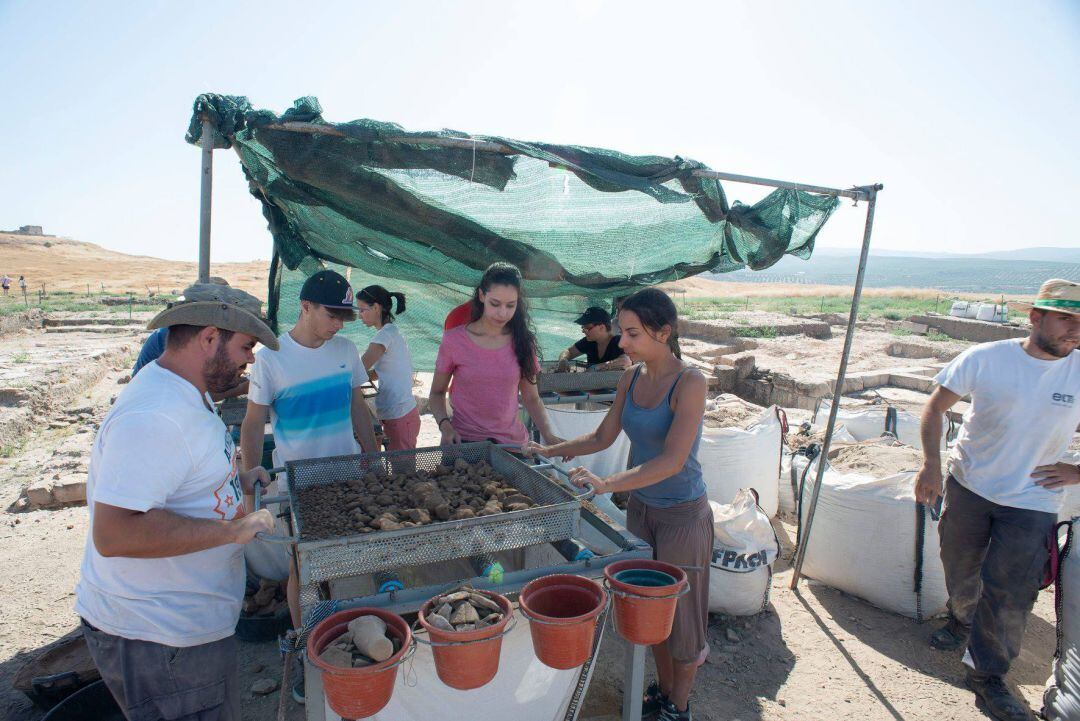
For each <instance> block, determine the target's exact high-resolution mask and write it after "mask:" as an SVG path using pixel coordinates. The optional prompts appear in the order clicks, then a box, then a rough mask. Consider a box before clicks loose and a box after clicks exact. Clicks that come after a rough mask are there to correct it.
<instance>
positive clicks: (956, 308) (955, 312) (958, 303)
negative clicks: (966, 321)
mask: <svg viewBox="0 0 1080 721" xmlns="http://www.w3.org/2000/svg"><path fill="white" fill-rule="evenodd" d="M967 309H968V302H967V301H966V300H954V301H953V304H952V306H951V307H950V308H949V315H951V316H953V317H954V318H964V317H966V316H967Z"/></svg>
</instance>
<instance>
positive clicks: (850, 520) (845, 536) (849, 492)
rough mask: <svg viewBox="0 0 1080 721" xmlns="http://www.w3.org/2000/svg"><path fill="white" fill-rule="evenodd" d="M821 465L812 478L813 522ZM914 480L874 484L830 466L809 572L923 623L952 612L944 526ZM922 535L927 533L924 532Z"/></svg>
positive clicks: (808, 490) (900, 477) (904, 476)
mask: <svg viewBox="0 0 1080 721" xmlns="http://www.w3.org/2000/svg"><path fill="white" fill-rule="evenodd" d="M816 479H817V461H814V466H813V467H812V468H811V469H810V472H809V473H807V474H806V485H805V488H804V490H803V505H802V519H801V522H802V523H805V522H806V515H807V513H808V511H809V508H810V499H811V498H812V495H813V491H814V482H815V480H816ZM914 483H915V474H914V473H911V472H905V473H897V474H895V475H892V476H888V477H885V478H873V477H871V476H868V475H864V474H859V473H838V472H836V471H834V470H833V469H832V468H829V467H828V466H827V467H826V470H825V477H824V483H823V486H822V489H821V494H820V496H819V497H818V505H817V511H816V512H815V515H814V525H813V528H812V530H811V535H810V539H809V543H808V545H807V546H806V556H805V558H804V560H803V568H802V572H803V573H804V574H805V575H807V576H809V577H810V578H813V579H815V580H817V581H820V582H821V583H824V584H825V585H827V586H831V587H833V588H836V589H838V590H841V591H845V592H847V593H850V594H852V595H853V596H858V597H859V598H862V599H865V600H866V601H869V602H870V603H872V604H874V605H875V606H878V607H880V608H884V609H887V610H889V611H894V612H896V613H899V614H903V615H904V616H908V617H910V618H914V619H916V620H920V621H921V620H924V619H927V618H930V617H932V616H935V615H937V614H939V613H941V612H943V611H944V610H945V603H946V601H947V600H948V593H947V591H946V590H945V571H944V569H943V568H942V565H941V556H940V552H939V546H938V530H937V525H938V524H937V521H934V520H933V519H932V518H930V513H929V511H927V510H926V509H925V508H922V507H920V506H918V505H917V504H916V503H915V494H914ZM920 531H921V532H920Z"/></svg>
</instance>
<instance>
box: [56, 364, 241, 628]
mask: <svg viewBox="0 0 1080 721" xmlns="http://www.w3.org/2000/svg"><path fill="white" fill-rule="evenodd" d="M206 402H210V399H209V397H206ZM210 407H211V408H212V407H213V406H212V405H211V406H210ZM86 497H87V499H88V501H89V502H88V506H89V511H90V525H91V529H92V528H93V522H94V504H95V503H106V504H108V505H111V506H117V507H120V508H127V509H130V510H133V511H144V512H145V511H149V510H151V509H155V508H161V509H165V510H166V511H171V512H172V513H175V514H177V515H181V516H187V517H189V518H208V519H215V520H224V521H229V520H232V519H234V518H236V517H237V516H240V515H243V509H242V502H243V495H242V492H241V490H240V480H239V477H238V475H237V466H236V447H235V444H234V443H233V440H232V436H231V435H230V434H229V431H228V430H227V429H226V428H225V425H224V424H223V423H222V422H221V419H220V418H219V417H218V416H217V414H216V413H214V412H213V411H211V410H210V409H209V408H208V407H207V405H206V403H204V400H203V396H201V395H200V394H199V391H198V389H196V388H195V386H193V385H191V383H189V382H188V381H186V380H184V379H183V378H181V377H180V376H178V375H176V374H175V373H173V372H171V371H168V370H165V369H164V368H162V367H161V366H159V365H158V364H157V361H154V362H152V363H149V364H148V365H146V366H144V367H143V369H142V370H141V371H140V372H139V374H138V375H137V376H135V377H134V378H133V379H132V380H131V383H129V384H128V385H127V386H126V387H125V388H124V390H123V391H122V392H121V393H120V396H119V397H118V398H117V399H116V404H115V405H113V407H112V410H110V411H109V414H108V415H107V416H106V417H105V420H104V421H103V422H102V424H101V429H100V430H99V431H98V434H97V438H95V439H94V445H93V448H92V449H91V453H90V468H89V475H88V477H87V485H86ZM244 581H245V575H244V556H243V552H242V548H241V546H239V545H237V544H235V543H230V544H227V545H224V546H218V547H216V548H209V549H207V550H205V551H198V552H196V553H188V554H185V555H182V556H171V557H168V558H120V557H112V558H106V557H104V556H102V555H101V554H99V553H98V552H97V549H96V548H95V546H94V542H93V535H92V531H91V532H90V533H89V534H87V539H86V551H85V553H84V555H83V562H82V578H81V580H80V581H79V583H78V585H77V587H76V589H75V611H76V613H78V614H79V615H80V616H82V617H83V618H85V619H86V620H87V621H89V622H90V623H91V624H93V625H94V626H96V627H98V628H100V629H101V630H103V631H105V632H107V633H111V634H113V635H115V636H122V637H124V638H129V639H137V640H142V641H152V642H155V643H162V644H166V645H168V646H196V645H199V644H203V643H210V642H212V641H217V640H220V639H222V638H226V637H227V636H231V635H232V633H233V630H234V629H235V628H236V619H237V618H238V617H239V615H240V603H241V601H243V598H244Z"/></svg>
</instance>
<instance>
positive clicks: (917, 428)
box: [895, 409, 949, 451]
mask: <svg viewBox="0 0 1080 721" xmlns="http://www.w3.org/2000/svg"><path fill="white" fill-rule="evenodd" d="M948 432H949V423H948V421H944V422H943V430H942V434H941V450H942V451H945V449H946V448H947V446H948V444H947V443H946V436H948ZM895 435H896V440H898V441H900V442H901V443H903V444H904V445H905V446H911V447H912V448H914V449H915V450H917V451H921V450H922V418H920V417H919V416H917V415H915V414H914V413H911V412H910V411H902V410H900V409H897V411H896V433H895Z"/></svg>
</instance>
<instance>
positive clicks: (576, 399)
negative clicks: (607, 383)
mask: <svg viewBox="0 0 1080 721" xmlns="http://www.w3.org/2000/svg"><path fill="white" fill-rule="evenodd" d="M614 400H615V394H614V393H591V394H590V393H574V394H572V395H569V394H568V395H564V394H562V393H559V392H557V391H549V392H548V393H545V394H544V395H542V396H540V401H541V402H542V403H543V404H544V405H545V406H554V405H561V404H565V403H607V402H610V401H614Z"/></svg>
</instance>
